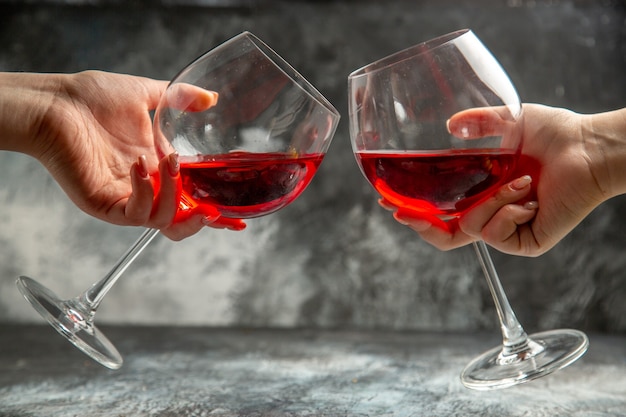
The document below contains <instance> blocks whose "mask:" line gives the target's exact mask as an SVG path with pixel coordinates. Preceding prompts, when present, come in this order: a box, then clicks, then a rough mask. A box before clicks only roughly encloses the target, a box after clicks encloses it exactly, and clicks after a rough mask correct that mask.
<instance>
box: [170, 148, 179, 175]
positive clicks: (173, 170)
mask: <svg viewBox="0 0 626 417" xmlns="http://www.w3.org/2000/svg"><path fill="white" fill-rule="evenodd" d="M167 158H168V161H167V162H168V168H169V170H170V175H171V176H172V177H176V176H177V175H178V171H179V169H180V165H179V164H178V154H177V153H176V152H174V153H171V154H170V155H169V156H168V157H167Z"/></svg>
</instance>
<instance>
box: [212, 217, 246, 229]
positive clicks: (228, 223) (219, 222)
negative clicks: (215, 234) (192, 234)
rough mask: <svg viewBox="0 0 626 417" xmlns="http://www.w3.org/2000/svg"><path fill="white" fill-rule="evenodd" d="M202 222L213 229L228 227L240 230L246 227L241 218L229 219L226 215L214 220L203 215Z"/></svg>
mask: <svg viewBox="0 0 626 417" xmlns="http://www.w3.org/2000/svg"><path fill="white" fill-rule="evenodd" d="M203 223H204V225H205V226H208V227H212V228H214V229H228V230H233V231H240V230H243V229H245V228H246V223H245V222H244V221H243V220H241V219H231V218H228V217H219V218H217V219H214V220H213V219H209V218H207V217H204V219H203Z"/></svg>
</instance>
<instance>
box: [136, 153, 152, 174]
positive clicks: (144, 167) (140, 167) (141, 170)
mask: <svg viewBox="0 0 626 417" xmlns="http://www.w3.org/2000/svg"><path fill="white" fill-rule="evenodd" d="M137 173H138V174H139V176H140V177H141V178H143V179H147V178H150V174H149V173H148V162H147V160H146V156H145V155H141V156H139V158H137Z"/></svg>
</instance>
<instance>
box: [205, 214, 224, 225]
mask: <svg viewBox="0 0 626 417" xmlns="http://www.w3.org/2000/svg"><path fill="white" fill-rule="evenodd" d="M219 218H220V215H219V214H216V215H208V216H204V217H203V218H202V224H203V225H205V226H211V225H212V224H213V222H215V220H217V219H219Z"/></svg>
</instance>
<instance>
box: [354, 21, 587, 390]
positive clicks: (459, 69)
mask: <svg viewBox="0 0 626 417" xmlns="http://www.w3.org/2000/svg"><path fill="white" fill-rule="evenodd" d="M348 108H349V120H350V136H351V143H352V148H353V152H354V155H355V157H356V160H357V163H358V165H359V167H360V169H361V171H362V173H363V174H364V176H365V178H366V179H367V180H368V181H369V182H370V184H371V185H372V186H373V188H374V189H375V190H376V191H377V192H378V193H379V194H380V195H381V196H382V197H383V199H384V200H385V201H386V204H389V205H391V206H394V207H396V208H397V209H398V210H407V211H409V212H410V213H411V215H412V217H415V218H423V219H425V220H427V221H430V222H431V223H432V224H433V225H434V226H433V227H442V228H444V229H445V228H448V226H449V225H450V224H451V223H452V222H453V221H455V220H456V219H458V218H459V216H462V215H463V213H465V212H466V211H467V210H469V209H470V208H472V207H474V206H475V205H477V204H479V203H481V202H482V201H484V200H485V199H487V198H489V197H490V196H492V195H493V194H494V193H495V191H496V190H497V189H498V188H499V187H500V186H502V185H503V184H504V183H505V182H506V181H509V180H512V174H513V172H514V170H515V168H516V165H517V163H518V160H519V156H520V153H521V149H522V146H523V126H524V123H523V118H524V115H523V109H522V104H521V101H520V99H519V96H518V94H517V92H516V90H515V88H514V86H513V84H512V82H511V81H510V79H509V77H508V75H507V74H506V72H505V71H504V69H503V68H502V66H501V65H500V64H499V63H498V62H497V60H496V59H495V58H494V56H493V55H492V54H491V53H490V52H489V50H488V49H487V48H486V47H485V46H484V45H483V43H482V42H481V41H480V40H479V39H478V37H476V35H475V34H474V33H473V32H472V31H470V30H467V29H466V30H460V31H456V32H453V33H450V34H447V35H444V36H441V37H439V38H436V39H433V40H430V41H427V42H424V43H421V44H418V45H415V46H412V47H410V48H407V49H405V50H402V51H400V52H397V53H394V54H392V55H390V56H388V57H385V58H383V59H381V60H378V61H376V62H374V63H371V64H368V65H366V66H365V67H363V68H360V69H358V70H356V71H354V72H353V73H351V74H350V76H349V77H348ZM474 248H475V250H476V253H477V255H478V259H479V261H480V264H481V267H482V268H483V272H484V273H485V277H486V279H487V283H488V286H489V289H490V291H491V294H492V297H493V299H494V303H495V305H496V311H497V313H498V317H499V319H500V323H501V329H502V336H503V343H502V346H499V347H497V348H494V349H492V350H490V351H489V352H486V353H485V354H483V355H481V356H480V357H479V358H477V359H476V360H474V361H472V362H471V363H470V364H469V365H468V366H467V367H466V368H465V370H464V371H463V372H462V374H461V381H462V383H463V384H464V385H465V386H467V387H469V388H473V389H481V390H486V389H494V388H504V387H507V386H511V385H515V384H518V383H522V382H526V381H529V380H531V379H534V378H537V377H539V376H543V375H546V374H548V373H550V372H553V371H554V370H557V369H560V368H562V367H564V366H567V365H568V364H570V363H572V362H573V361H574V360H576V359H577V358H578V357H580V356H581V355H582V354H583V353H584V352H585V351H586V349H587V345H588V340H587V337H586V336H585V335H584V333H582V332H579V331H576V330H569V329H566V330H553V331H550V332H544V333H541V334H535V335H533V336H532V337H531V338H529V337H528V336H527V335H526V333H525V331H524V329H523V328H522V326H521V325H520V324H519V322H518V321H517V319H516V317H515V314H514V313H513V310H512V309H511V307H510V305H509V303H508V300H507V298H506V295H505V293H504V290H503V289H502V286H501V284H500V281H499V279H498V276H497V273H496V270H495V267H494V266H493V263H492V261H491V258H490V255H489V252H488V249H487V246H486V245H485V243H484V242H482V241H478V242H475V243H474Z"/></svg>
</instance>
